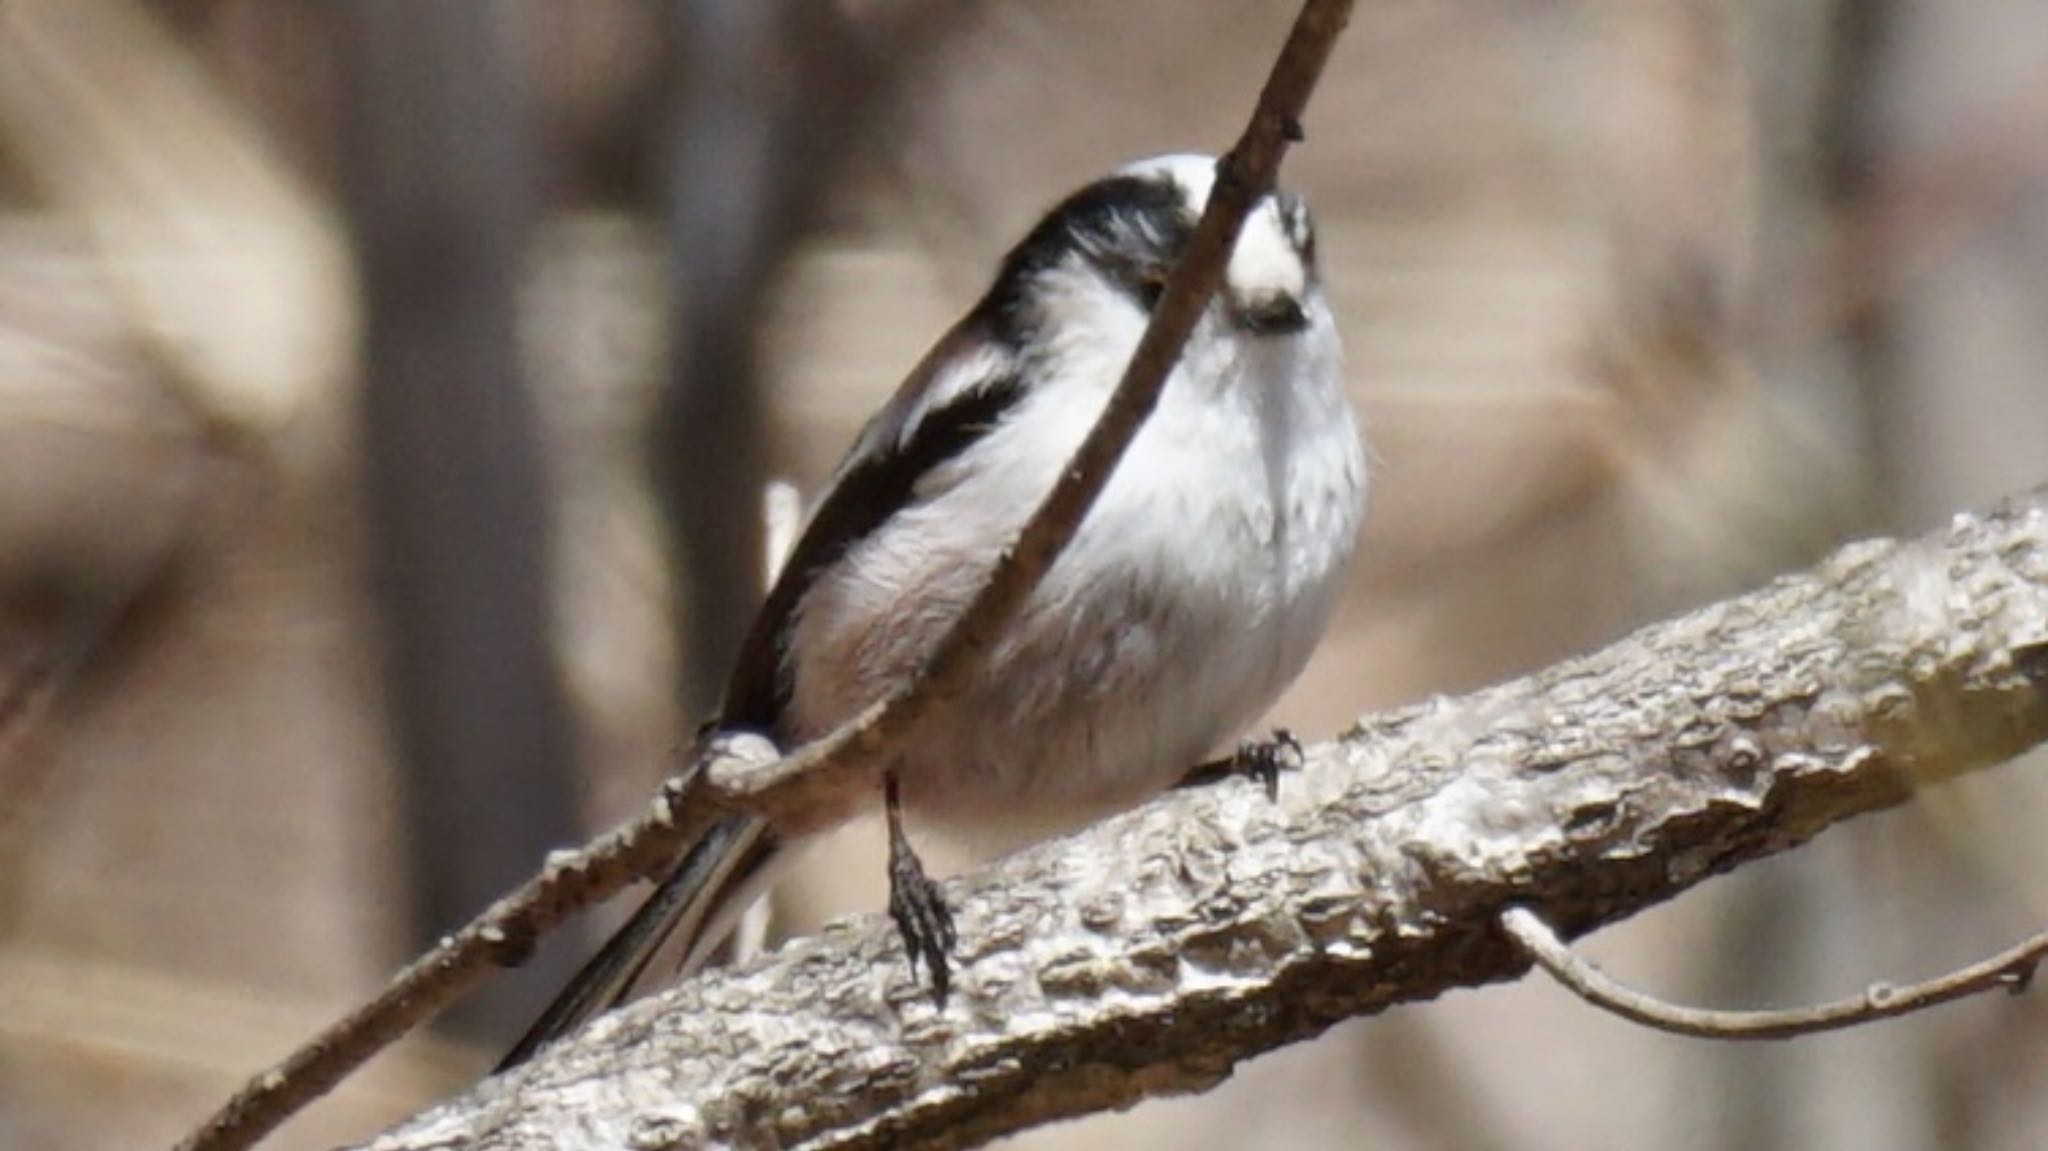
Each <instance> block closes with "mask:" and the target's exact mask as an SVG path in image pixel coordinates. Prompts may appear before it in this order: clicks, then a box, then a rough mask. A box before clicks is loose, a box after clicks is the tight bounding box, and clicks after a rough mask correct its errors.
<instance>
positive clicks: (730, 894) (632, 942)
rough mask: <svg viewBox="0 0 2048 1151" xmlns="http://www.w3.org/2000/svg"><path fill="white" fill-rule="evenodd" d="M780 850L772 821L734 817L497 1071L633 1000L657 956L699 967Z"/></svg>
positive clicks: (690, 856)
mask: <svg viewBox="0 0 2048 1151" xmlns="http://www.w3.org/2000/svg"><path fill="white" fill-rule="evenodd" d="M778 848H779V844H778V843H777V841H776V837H775V835H774V833H773V832H771V831H770V830H769V829H768V826H767V824H765V823H763V822H762V821H760V820H759V819H756V818H754V817H752V816H747V815H735V816H730V817H728V818H726V819H724V820H722V821H720V822H719V823H717V824H714V825H713V826H712V828H711V829H710V830H709V831H707V832H705V833H704V837H703V838H701V839H699V840H698V841H697V842H696V843H694V844H692V845H691V846H690V849H689V850H688V851H686V852H684V853H683V857H682V858H681V859H680V860H678V861H677V862H676V865H675V867H674V869H673V870H671V871H670V872H669V873H668V875H667V877H665V878H664V879H663V880H662V881H661V885H660V886H659V887H656V888H655V889H654V893H653V894H651V895H649V896H648V897H647V900H646V902H644V903H642V904H641V905H640V907H639V908H638V909H637V910H636V911H634V912H633V917H632V918H631V919H628V920H627V921H626V922H625V925H624V926H622V927H620V928H619V929H618V931H616V932H614V933H613V934H612V937H611V938H610V939H608V940H606V941H605V944H604V946H603V947H602V948H600V949H598V952H597V954H596V955H593V956H591V958H590V961H589V962H588V963H585V964H584V965H583V967H582V968H581V969H580V970H578V971H577V972H576V974H575V975H574V976H572V977H571V978H570V979H569V982H568V984H567V985H566V986H565V987H563V988H562V991H561V993H560V994H559V995H557V996H555V999H554V1002H552V1003H550V1004H548V1006H547V1010H545V1011H543V1012H541V1014H540V1018H538V1019H536V1020H534V1022H533V1025H532V1026H531V1027H528V1028H527V1029H526V1034H524V1035H522V1036H520V1037H519V1042H518V1043H517V1044H514V1045H513V1047H512V1050H511V1051H509V1052H507V1053H506V1055H505V1057H504V1058H503V1059H501V1060H499V1062H498V1066H497V1067H496V1068H495V1069H494V1070H495V1071H504V1070H506V1069H508V1068H511V1067H516V1066H518V1065H519V1064H521V1063H524V1062H526V1061H527V1060H528V1059H530V1058H532V1057H533V1055H534V1053H535V1052H537V1051H539V1050H540V1049H541V1048H543V1047H546V1046H547V1045H548V1044H550V1043H552V1042H554V1041H555V1040H556V1039H559V1038H561V1037H562V1036H563V1035H566V1034H568V1033H569V1032H571V1031H574V1030H575V1029H576V1028H578V1027H580V1026H582V1025H583V1023H584V1022H586V1021H587V1020H589V1019H590V1018H591V1017H592V1016H595V1015H597V1014H599V1013H600V1012H603V1011H607V1010H610V1009H611V1008H613V1007H615V1006H617V1005H618V1004H620V1003H621V1002H623V1001H625V999H626V998H628V997H629V996H630V995H632V994H633V993H634V992H635V991H636V990H637V989H638V987H639V985H640V984H641V981H642V977H643V976H644V975H645V974H646V973H647V971H648V969H649V967H650V966H651V965H652V963H653V961H654V958H655V957H656V956H657V955H673V956H675V957H676V964H677V969H678V971H679V972H681V973H688V972H690V971H692V970H695V969H696V968H697V967H698V966H700V965H701V964H702V963H703V962H704V960H705V959H706V958H708V957H709V955H710V953H711V952H712V950H713V949H715V948H716V947H717V945H718V944H719V943H721V942H723V941H724V938H725V936H726V935H727V934H728V933H729V932H730V931H731V930H732V927H733V924H734V921H735V920H736V919H737V917H738V915H739V913H740V912H741V911H744V910H745V909H746V905H747V903H749V902H751V901H752V899H753V897H754V896H755V895H757V894H758V893H759V891H760V888H761V885H762V882H763V879H764V873H765V872H766V870H767V868H768V864H769V861H770V860H772V859H773V858H774V857H775V855H776V854H777V851H778Z"/></svg>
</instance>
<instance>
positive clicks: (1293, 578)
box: [790, 318, 1366, 831]
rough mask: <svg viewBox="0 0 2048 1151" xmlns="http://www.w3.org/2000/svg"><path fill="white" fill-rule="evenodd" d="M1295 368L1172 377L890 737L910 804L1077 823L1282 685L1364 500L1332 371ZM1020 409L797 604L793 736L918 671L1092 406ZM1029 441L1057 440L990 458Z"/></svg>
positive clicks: (1298, 658) (1195, 749)
mask: <svg viewBox="0 0 2048 1151" xmlns="http://www.w3.org/2000/svg"><path fill="white" fill-rule="evenodd" d="M1324 322H1325V323H1327V318H1325V319H1324ZM1330 346H1331V347H1332V348H1334V338H1332V340H1331V341H1330ZM1276 354H1277V353H1276ZM1298 361H1299V357H1292V356H1289V357H1283V358H1282V359H1281V360H1280V362H1277V363H1276V362H1250V363H1241V364H1228V365H1213V364H1212V365H1208V368H1209V373H1208V375H1207V376H1206V377H1205V378H1211V379H1219V380H1222V381H1225V386H1226V387H1228V389H1229V390H1228V391H1227V393H1226V394H1225V395H1224V396H1222V397H1221V398H1220V399H1219V398H1218V397H1215V396H1210V397H1202V396H1197V395H1192V394H1188V392H1187V390H1186V384H1185V380H1184V379H1182V378H1181V375H1182V373H1184V372H1185V371H1186V365H1183V369H1182V372H1177V373H1176V378H1175V379H1174V381H1173V382H1172V383H1171V384H1170V385H1169V387H1168V389H1167V393H1166V395H1165V396H1164V397H1162V401H1161V404H1160V407H1159V409H1158V410H1157V411H1156V412H1155V413H1154V414H1153V416H1152V418H1151V419H1150V420H1149V421H1148V422H1147V423H1146V425H1145V427H1144V428H1143V429H1142V430H1141V431H1140V433H1139V435H1138V438H1137V439H1136V440H1135V441H1134V442H1133V443H1132V445H1131V449H1130V451H1129V452H1128V453H1126V455H1125V458H1124V460H1123V462H1122V463H1121V464H1120V465H1119V467H1118V469H1117V471H1116V473H1115V475H1113V476H1112V477H1111V479H1110V482H1109V484H1108V486H1107V487H1106V488H1105V489H1104V491H1103V493H1102V496H1101V498H1100V499H1099V500H1098V502H1097V504H1096V506H1095V508H1094V509H1093V510H1092V511H1091V513H1090V514H1089V516H1088V518H1087V520H1085V521H1084V523H1083V525H1082V528H1081V531H1080V533H1079V534H1078V535H1077V536H1076V537H1075V539H1074V541H1073V543H1072V544H1071V545H1070V546H1069V547H1068V548H1067V550H1066V551H1065V552H1064V553H1062V554H1061V556H1060V557H1059V559H1058V561H1057V562H1056V563H1055V564H1054V566H1053V568H1052V570H1051V571H1050V572H1048V573H1047V575H1046V578H1045V580H1044V581H1043V582H1042V583H1041V584H1040V585H1039V587H1038V588H1037V589H1036V591H1035V592H1034V593H1033V595H1032V596H1031V598H1030V599H1029V600H1028V601H1027V602H1026V604H1025V606H1024V607H1023V608H1022V609H1021V611H1020V612H1019V614H1018V617H1017V618H1016V619H1015V620H1013V621H1012V624H1011V626H1010V627H1009V628H1008V629H1007V630H1006V632H1005V638H1004V639H1003V640H1002V641H1001V642H1000V643H999V644H998V645H997V647H996V649H995V650H994V651H992V652H990V653H987V655H986V657H985V660H984V664H983V670H982V671H981V672H980V673H979V674H977V675H976V676H974V677H973V678H972V679H971V680H970V682H969V683H968V684H967V685H966V686H965V688H964V689H963V691H962V692H961V693H960V695H959V696H958V697H956V698H953V699H950V700H947V701H945V702H944V703H943V704H942V705H941V706H940V707H938V708H937V709H935V710H934V712H933V713H931V714H930V715H929V716H928V717H927V719H926V720H925V721H924V723H923V724H922V725H921V726H920V728H919V729H918V730H917V731H915V732H914V733H912V735H911V737H910V738H909V740H908V741H907V744H906V747H905V750H904V753H903V757H902V759H901V761H900V762H899V763H898V764H897V768H896V770H897V772H898V776H899V778H900V780H901V782H902V786H903V795H904V800H905V802H906V803H907V804H908V805H910V806H911V807H912V809H913V810H915V811H917V812H918V813H919V814H920V815H923V816H925V817H928V818H936V819H939V820H941V821H944V822H949V823H956V824H963V825H979V826H988V825H991V824H1001V825H1004V826H1005V827H1006V828H1008V829H1012V830H1027V829H1028V830H1031V831H1041V830H1050V829H1052V828H1056V827H1059V826H1063V825H1069V824H1072V823H1076V822H1080V821H1082V820H1085V819H1088V818H1091V817H1093V816H1095V815H1098V814H1100V813H1102V812H1104V811H1105V810H1107V809H1113V808H1116V807H1121V806H1126V805H1129V804H1130V803H1133V802H1135V801H1137V800H1138V799H1140V798H1142V797H1144V796H1146V795H1148V794H1150V793H1152V792H1155V791H1157V790H1159V789H1161V788H1163V787H1165V786H1167V785H1169V784H1170V783H1171V782H1173V781H1174V780H1175V779H1177V778H1178V777H1179V776H1180V775H1181V774H1182V773H1184V772H1185V771H1186V770H1187V769H1188V768H1189V767H1191V766H1193V765H1195V764H1196V763H1198V762H1200V761H1201V760H1202V758H1203V757H1204V756H1206V755H1208V754H1210V753H1211V752H1213V751H1215V750H1217V749H1218V746H1219V745H1220V744H1222V743H1223V742H1224V741H1226V740H1229V739H1230V738H1231V737H1233V736H1235V735H1237V734H1239V733H1241V732H1242V731H1243V730H1244V728H1245V727H1246V726H1247V725H1248V724H1250V723H1251V722H1252V721H1254V720H1256V719H1257V718H1258V717H1259V715H1260V714H1262V713H1263V712H1264V711H1265V710H1266V708H1267V707H1268V706H1270V705H1271V703H1272V701H1273V700H1274V698H1275V697H1277V696H1278V695H1279V693H1280V692H1281V691H1282V690H1283V689H1284V688H1285V687H1286V686H1287V684H1288V683H1289V682H1291V681H1292V680H1293V679H1294V677H1295V676H1296V675H1297V674H1298V673H1299V672H1300V670H1301V668H1302V666H1303V665H1304V664H1305V663H1306V662H1307V660H1308V657H1309V654H1310V652H1311V651H1312V650H1313V648H1314V646H1315V642H1316V639H1317V637H1318V636H1319V635H1320V633H1321V631H1322V627H1323V623H1324V620H1325V618H1326V617H1327V614H1328V609H1329V605H1330V601H1331V599H1332V597H1333V595H1334V593H1335V590H1336V584H1337V581H1338V578H1339V575H1340V573H1341V569H1342V567H1343V565H1344V563H1345V562H1346V560H1347V559H1348V558H1349V556H1350V553H1351V551H1352V545H1353V543H1354V541H1355V539H1356V535H1357V528H1358V523H1359V520H1360V517H1361V516H1362V514H1363V511H1364V500H1365V487H1366V485H1365V467H1364V460H1363V452H1362V448H1361V445H1360V442H1359V438H1358V432H1357V428H1356V424H1355V422H1354V419H1353V417H1352V413H1351V409H1350V406H1349V404H1348V402H1347V401H1346V399H1345V397H1344V395H1343V391H1342V384H1341V380H1340V379H1339V376H1338V373H1337V368H1336V364H1335V360H1334V355H1332V356H1331V357H1329V358H1328V359H1327V361H1317V362H1310V363H1302V362H1298ZM1176 389H1179V390H1176ZM1029 402H1032V401H1029V400H1027V401H1026V403H1029ZM1038 414H1040V415H1045V414H1048V413H1038ZM1022 415H1023V413H1020V416H1019V418H1017V419H1015V420H1013V421H1011V422H1008V423H1006V424H1005V425H1004V426H1003V427H1000V428H998V429H997V430H996V431H995V432H993V433H991V434H990V436H989V437H988V441H987V442H986V443H985V444H984V445H977V447H978V448H979V447H983V446H985V447H987V448H989V449H990V450H989V452H988V453H986V454H985V455H984V456H983V458H982V460H981V461H979V462H978V463H977V465H976V466H975V467H974V468H972V469H968V468H965V467H962V466H959V465H957V464H954V465H947V466H946V467H942V468H941V469H939V470H938V471H936V472H934V473H933V475H932V476H931V477H930V482H929V483H928V484H927V485H926V487H925V488H923V489H921V491H920V494H921V495H924V496H925V497H926V498H925V500H924V502H921V503H920V504H919V505H917V506H916V507H914V508H912V509H909V510H907V511H905V512H902V513H899V514H898V515H897V516H896V517H895V518H893V519H891V520H890V521H889V522H888V523H887V524H885V525H884V526H883V527H882V528H881V529H879V530H878V531H877V532H876V533H875V534H874V535H873V536H871V537H870V538H868V539H867V540H864V541H862V542H861V543H860V544H859V545H857V546H856V547H855V549H854V550H853V551H851V552H850V553H849V554H848V556H847V560H848V562H846V563H844V564H842V565H840V567H838V568H837V569H835V571H834V573H833V574H832V576H831V577H830V578H828V579H825V580H821V581H820V583H819V585H818V586H817V587H816V588H815V589H814V590H813V591H812V592H811V594H810V595H809V596H808V597H807V598H806V600H805V602H804V604H803V606H802V608H801V609H800V617H799V620H798V622H797V626H796V629H795V631H794V633H793V641H794V642H793V645H792V650H791V653H790V654H791V666H792V667H793V669H794V671H795V674H794V677H793V678H794V684H793V687H794V693H793V700H792V705H793V706H792V710H793V717H794V719H795V721H796V726H797V728H798V731H797V732H796V733H795V734H797V735H799V736H802V737H806V738H808V737H810V736H812V735H815V734H817V733H819V732H821V731H823V730H826V729H829V728H830V727H831V726H833V725H834V724H836V723H838V722H839V721H840V720H842V719H843V718H845V717H846V716H848V715H850V714H852V713H853V712H854V711H855V710H857V709H858V708H860V707H862V706H864V705H866V704H867V703H869V702H872V700H874V699H875V698H877V697H878V696H879V695H880V694H881V693H882V692H883V691H885V690H887V688H888V687H889V686H890V685H892V684H894V683H896V682H898V681H899V680H900V679H901V678H902V677H903V676H905V675H908V674H910V673H911V672H912V671H913V670H915V669H916V668H918V667H919V666H921V665H922V664H923V663H924V661H925V660H926V659H927V658H928V656H929V654H930V651H931V649H932V647H933V646H934V645H935V644H936V643H937V641H938V639H939V637H940V636H941V635H943V634H944V632H945V630H946V629H947V628H948V627H949V626H950V625H951V623H952V621H953V620H954V619H955V618H956V617H957V616H958V614H959V612H960V611H961V610H962V609H963V608H964V606H965V605H966V603H967V601H968V600H969V599H970V598H971V597H972V596H973V595H974V593H975V592H976V590H977V589H979V587H980V586H981V584H982V583H983V581H984V580H985V578H986V575H987V572H988V570H989V568H990V566H991V565H992V563H993V558H994V557H993V549H992V548H991V547H990V546H989V544H988V541H989V540H990V539H991V538H997V539H1008V538H1010V537H1011V535H1012V534H1013V533H1014V532H1015V530H1016V529H1017V527H1018V526H1020V525H1021V524H1022V522H1023V521H1024V519H1025V518H1026V517H1028V515H1029V514H1030V512H1031V510H1032V509H1033V508H1034V507H1035V506H1036V504H1037V502H1038V501H1039V499H1040V498H1042V496H1043V494H1044V493H1045V492H1046V491H1047V490H1048V489H1049V488H1050V487H1051V485H1052V482H1053V478H1054V474H1055V471H1056V468H1057V467H1058V466H1059V465H1060V464H1063V463H1064V461H1065V459H1066V458H1067V456H1068V455H1069V454H1070V452H1071V449H1072V447H1073V445H1074V444H1077V443H1078V442H1079V441H1080V439H1081V437H1082V436H1083V435H1085V434H1086V431H1087V429H1088V427H1089V426H1090V425H1091V423H1092V421H1093V419H1094V417H1095V415H1096V412H1095V411H1092V410H1077V411H1073V412H1070V413H1067V412H1062V413H1059V416H1058V418H1052V419H1029V420H1027V419H1024V418H1021V417H1022ZM1027 427H1028V428H1030V429H1033V434H1039V435H1046V436H1048V437H1052V438H1057V439H1060V440H1062V441H1064V442H1063V443H1059V444H1041V445H1033V446H1032V447H1030V448H1029V450H1025V449H1023V448H1022V447H1020V446H1019V445H1014V444H1010V445H1005V444H1002V443H999V442H998V441H1000V440H1001V439H1002V438H1003V437H1005V436H1016V435H1018V434H1020V433H1019V431H1018V429H1019V428H1027ZM1013 448H1014V449H1016V450H1008V449H1013ZM991 458H998V459H1006V460H1015V461H1018V464H1019V466H1017V467H1015V468H1012V469H1009V470H1004V469H1001V468H991V467H989V466H988V464H987V461H988V459H991ZM1029 461H1054V463H1052V464H1051V465H1050V466H1047V465H1044V464H1040V465H1039V466H1036V467H1033V466H1028V463H1029ZM997 530H999V531H1000V533H1001V534H999V535H998V534H995V533H996V531H997Z"/></svg>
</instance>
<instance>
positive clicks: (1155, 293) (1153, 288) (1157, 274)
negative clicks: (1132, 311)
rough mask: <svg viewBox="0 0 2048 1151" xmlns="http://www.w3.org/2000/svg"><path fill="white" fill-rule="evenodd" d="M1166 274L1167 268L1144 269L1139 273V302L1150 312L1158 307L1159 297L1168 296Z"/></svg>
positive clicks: (1137, 280) (1137, 279)
mask: <svg viewBox="0 0 2048 1151" xmlns="http://www.w3.org/2000/svg"><path fill="white" fill-rule="evenodd" d="M1166 272H1167V269H1165V268H1142V269H1140V270H1139V271H1138V274H1137V276H1136V285H1137V289H1138V302H1139V303H1142V304H1144V305H1145V310H1146V311H1148V312H1149V311H1151V310H1152V309H1153V308H1155V307H1158V306H1159V297H1161V296H1163V295H1165V294H1166Z"/></svg>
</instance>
